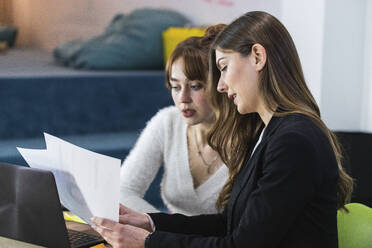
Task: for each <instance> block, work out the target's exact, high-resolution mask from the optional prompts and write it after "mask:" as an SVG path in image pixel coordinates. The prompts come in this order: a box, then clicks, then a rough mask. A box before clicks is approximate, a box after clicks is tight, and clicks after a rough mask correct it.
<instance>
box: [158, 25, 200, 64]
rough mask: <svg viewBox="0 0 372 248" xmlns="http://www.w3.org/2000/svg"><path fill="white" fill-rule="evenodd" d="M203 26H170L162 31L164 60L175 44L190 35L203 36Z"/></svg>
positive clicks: (165, 60)
mask: <svg viewBox="0 0 372 248" xmlns="http://www.w3.org/2000/svg"><path fill="white" fill-rule="evenodd" d="M204 32H205V28H178V27H177V28H176V27H170V28H168V29H167V30H165V31H164V32H163V47H164V62H165V64H166V63H167V60H168V58H169V56H170V55H171V53H172V52H173V50H174V49H175V48H176V46H177V44H178V43H180V42H181V41H183V40H185V39H187V38H188V37H191V36H203V35H204Z"/></svg>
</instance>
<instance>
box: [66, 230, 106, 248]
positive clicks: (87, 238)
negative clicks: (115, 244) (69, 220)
mask: <svg viewBox="0 0 372 248" xmlns="http://www.w3.org/2000/svg"><path fill="white" fill-rule="evenodd" d="M67 231H68V238H69V240H70V245H71V247H73V248H75V247H79V248H80V247H90V246H92V245H96V244H99V243H102V242H104V240H103V239H102V237H100V236H96V235H93V234H88V233H85V232H79V231H75V230H71V229H68V230H67Z"/></svg>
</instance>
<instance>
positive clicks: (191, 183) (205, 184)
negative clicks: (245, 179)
mask: <svg viewBox="0 0 372 248" xmlns="http://www.w3.org/2000/svg"><path fill="white" fill-rule="evenodd" d="M187 128H188V125H187V124H186V123H185V125H184V137H185V139H184V142H185V143H184V145H185V146H186V151H187V152H186V158H184V159H185V160H186V163H184V165H185V166H182V168H183V169H185V170H186V171H185V173H184V174H183V175H187V177H188V179H189V180H187V181H189V183H188V185H189V186H190V187H191V189H192V191H193V193H194V194H195V195H196V196H197V197H199V196H200V195H201V194H203V192H205V190H203V189H204V188H207V189H209V188H210V187H208V185H209V184H211V181H214V180H215V179H214V178H216V177H217V175H218V174H221V173H222V171H223V168H222V167H224V164H221V166H220V167H219V168H218V169H217V170H216V171H215V172H214V173H213V174H212V175H211V176H210V177H209V178H208V179H207V180H205V181H204V182H203V183H202V184H200V185H199V186H198V187H196V188H195V187H194V178H193V176H192V174H191V170H190V151H189V146H188V142H189V141H188V137H187Z"/></svg>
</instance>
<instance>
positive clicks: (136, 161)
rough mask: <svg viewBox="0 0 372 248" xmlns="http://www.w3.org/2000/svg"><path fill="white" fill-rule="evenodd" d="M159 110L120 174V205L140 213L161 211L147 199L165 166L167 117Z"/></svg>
mask: <svg viewBox="0 0 372 248" xmlns="http://www.w3.org/2000/svg"><path fill="white" fill-rule="evenodd" d="M166 112H168V111H164V110H161V111H159V112H158V113H157V114H156V115H155V116H154V117H153V118H152V119H151V120H150V121H149V122H148V123H147V126H146V127H145V129H144V130H143V131H142V133H141V135H140V137H139V138H138V140H137V142H136V145H135V146H134V148H133V149H132V150H131V152H130V153H129V155H128V156H127V158H126V159H125V161H124V162H123V165H122V167H121V171H120V202H121V203H123V204H124V205H126V206H128V207H129V208H132V209H134V210H136V211H139V212H144V213H151V212H159V210H157V209H156V208H155V207H154V206H152V205H151V204H150V203H148V202H147V201H145V200H144V199H143V197H144V195H145V193H146V191H147V189H148V187H149V186H150V184H151V182H152V181H153V180H154V178H155V176H156V174H157V172H158V170H159V168H160V166H162V165H163V163H164V159H163V156H164V139H165V135H164V128H163V122H164V118H166V117H165V116H164V114H166Z"/></svg>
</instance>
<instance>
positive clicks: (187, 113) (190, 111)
mask: <svg viewBox="0 0 372 248" xmlns="http://www.w3.org/2000/svg"><path fill="white" fill-rule="evenodd" d="M195 113H196V111H195V110H193V109H184V110H182V114H183V116H184V117H186V118H190V117H192V116H193V115H195Z"/></svg>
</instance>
